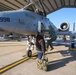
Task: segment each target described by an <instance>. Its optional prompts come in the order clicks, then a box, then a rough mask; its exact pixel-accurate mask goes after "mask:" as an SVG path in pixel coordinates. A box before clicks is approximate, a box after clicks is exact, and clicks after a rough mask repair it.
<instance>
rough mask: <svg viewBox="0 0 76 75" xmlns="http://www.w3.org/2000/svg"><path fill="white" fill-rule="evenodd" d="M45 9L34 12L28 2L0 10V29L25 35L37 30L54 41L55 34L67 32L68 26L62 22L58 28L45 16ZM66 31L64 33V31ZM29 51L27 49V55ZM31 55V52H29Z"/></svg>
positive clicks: (33, 7)
mask: <svg viewBox="0 0 76 75" xmlns="http://www.w3.org/2000/svg"><path fill="white" fill-rule="evenodd" d="M45 16H46V13H45V11H43V12H42V11H40V10H38V11H37V12H36V8H35V5H34V4H32V3H29V4H28V5H27V6H25V7H24V8H22V9H19V10H13V11H2V12H0V29H2V30H4V31H5V32H6V31H7V32H9V33H16V34H21V35H25V36H31V35H34V36H35V35H36V34H37V32H41V31H43V32H44V36H51V39H50V40H51V41H55V40H56V38H57V34H67V33H69V32H67V31H68V30H69V27H68V25H67V23H63V24H62V25H61V26H60V29H59V30H58V29H57V28H56V27H55V25H54V24H53V23H52V22H50V20H49V19H48V18H46V17H45ZM65 32H66V33H65ZM29 55H30V52H29V50H28V56H29ZM31 55H32V54H31Z"/></svg>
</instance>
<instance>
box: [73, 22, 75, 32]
mask: <svg viewBox="0 0 76 75" xmlns="http://www.w3.org/2000/svg"><path fill="white" fill-rule="evenodd" d="M73 31H75V23H73Z"/></svg>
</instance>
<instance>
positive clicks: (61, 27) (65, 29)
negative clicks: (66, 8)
mask: <svg viewBox="0 0 76 75" xmlns="http://www.w3.org/2000/svg"><path fill="white" fill-rule="evenodd" d="M59 30H60V31H68V30H69V24H68V23H66V22H63V23H62V24H61V25H60V29H59Z"/></svg>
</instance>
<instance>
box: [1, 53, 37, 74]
mask: <svg viewBox="0 0 76 75" xmlns="http://www.w3.org/2000/svg"><path fill="white" fill-rule="evenodd" d="M36 56H37V53H34V54H33V55H32V57H25V58H23V59H20V60H18V61H16V62H14V63H12V64H9V65H7V66H5V67H3V68H1V69H0V74H1V73H3V72H5V71H7V70H9V69H11V68H13V67H15V66H17V65H19V64H21V63H23V62H24V61H26V60H29V59H30V58H36Z"/></svg>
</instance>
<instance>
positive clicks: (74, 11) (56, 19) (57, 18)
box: [47, 8, 76, 31]
mask: <svg viewBox="0 0 76 75" xmlns="http://www.w3.org/2000/svg"><path fill="white" fill-rule="evenodd" d="M47 18H49V19H50V21H51V22H52V23H53V24H54V25H55V26H56V27H57V28H59V27H60V24H61V23H63V22H68V23H69V25H70V31H72V30H73V24H74V23H75V24H76V8H62V9H60V10H57V11H55V12H53V13H51V14H49V15H47ZM75 29H76V27H75Z"/></svg>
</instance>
